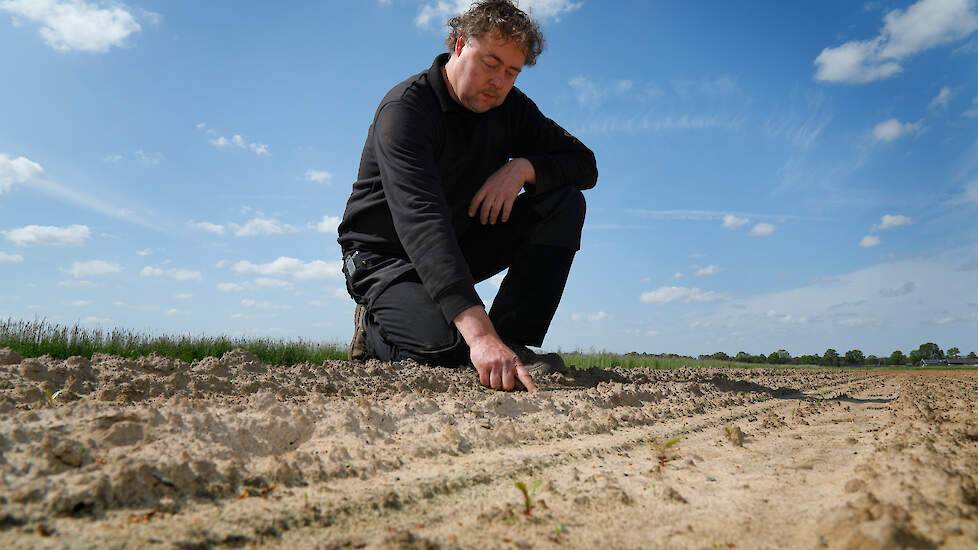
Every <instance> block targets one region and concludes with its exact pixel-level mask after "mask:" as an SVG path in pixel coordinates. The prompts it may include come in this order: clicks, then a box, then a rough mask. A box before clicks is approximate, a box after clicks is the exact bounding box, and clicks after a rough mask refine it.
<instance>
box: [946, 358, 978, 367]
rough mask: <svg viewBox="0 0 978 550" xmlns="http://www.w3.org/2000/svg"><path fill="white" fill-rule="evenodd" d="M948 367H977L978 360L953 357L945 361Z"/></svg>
mask: <svg viewBox="0 0 978 550" xmlns="http://www.w3.org/2000/svg"><path fill="white" fill-rule="evenodd" d="M947 364H948V365H954V366H955V367H978V359H976V358H969V357H955V358H954V359H948V360H947Z"/></svg>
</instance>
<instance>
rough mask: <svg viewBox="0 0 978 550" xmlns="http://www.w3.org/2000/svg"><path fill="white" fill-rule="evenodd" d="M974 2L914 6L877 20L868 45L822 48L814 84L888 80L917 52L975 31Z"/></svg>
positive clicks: (943, 0) (934, 0) (923, 0)
mask: <svg viewBox="0 0 978 550" xmlns="http://www.w3.org/2000/svg"><path fill="white" fill-rule="evenodd" d="M974 4H975V2H974V0H920V1H919V2H917V3H916V4H913V5H911V6H910V7H909V8H907V9H906V10H893V11H891V12H889V13H887V14H886V15H885V16H884V17H883V22H884V26H883V30H882V31H881V32H880V34H879V35H878V36H876V37H875V38H873V39H872V40H862V41H858V40H857V41H851V42H846V43H845V44H842V45H841V46H838V47H835V48H825V49H823V50H822V52H821V53H820V54H819V55H818V57H816V58H815V65H816V66H817V67H818V68H817V70H816V73H815V79H816V80H822V81H826V82H842V83H848V84H862V83H866V82H872V81H873V80H879V79H883V78H887V77H890V76H893V75H895V74H897V73H899V72H900V71H902V70H903V68H902V67H901V66H900V63H899V62H900V61H902V60H903V59H904V58H906V57H909V56H911V55H913V54H916V53H918V52H922V51H924V50H927V49H930V48H933V47H935V46H940V45H942V44H946V43H949V42H953V41H955V40H959V39H961V38H964V37H966V36H968V35H969V34H971V33H972V32H974V30H975V29H978V13H976V12H975V9H974Z"/></svg>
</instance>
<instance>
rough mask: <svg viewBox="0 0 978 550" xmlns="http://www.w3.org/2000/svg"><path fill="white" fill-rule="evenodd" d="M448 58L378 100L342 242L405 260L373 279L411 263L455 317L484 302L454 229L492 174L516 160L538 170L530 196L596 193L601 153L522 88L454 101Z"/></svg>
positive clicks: (387, 278)
mask: <svg viewBox="0 0 978 550" xmlns="http://www.w3.org/2000/svg"><path fill="white" fill-rule="evenodd" d="M448 58H449V54H442V55H440V56H438V57H437V58H435V61H434V63H433V64H432V65H431V68H430V69H428V70H427V71H425V72H422V73H419V74H417V75H414V76H412V77H410V78H408V79H407V80H405V81H404V82H401V83H400V84H398V85H397V86H395V87H394V88H393V89H391V91H390V92H388V93H387V95H386V96H385V97H384V99H383V100H382V101H381V102H380V105H379V106H378V107H377V112H376V114H375V115H374V121H373V124H371V125H370V129H369V130H368V131H367V141H366V143H365V144H364V146H363V154H362V156H361V158H360V170H359V173H358V174H357V181H356V182H355V183H354V184H353V192H352V194H351V195H350V199H349V201H347V205H346V211H345V212H344V213H343V221H342V223H340V225H339V229H338V233H339V238H338V239H337V241H338V242H339V244H340V246H341V247H342V249H343V254H344V256H346V255H348V254H350V253H352V252H353V251H355V250H359V251H368V252H372V253H374V254H379V255H382V256H385V257H388V258H391V259H403V260H406V262H405V261H402V262H397V261H393V262H390V263H389V264H388V265H390V266H391V268H390V269H388V270H387V273H383V272H381V273H374V274H373V276H372V278H373V279H375V280H377V281H380V282H381V283H384V284H383V286H384V287H386V284H387V283H390V282H391V280H393V279H394V278H396V277H397V276H399V275H400V274H402V273H403V272H404V271H405V269H404V266H405V265H410V266H411V267H413V268H414V269H415V270H417V273H418V276H419V278H420V279H421V282H422V284H423V285H424V287H425V289H427V291H428V293H429V295H430V296H431V297H432V299H433V300H435V302H437V303H438V305H439V307H440V308H441V310H442V313H443V314H444V316H445V319H446V320H447V321H448V322H449V323H450V322H451V321H452V319H454V318H455V316H456V315H458V314H459V313H461V312H462V311H464V310H465V309H467V308H469V307H471V306H474V305H479V304H482V301H481V300H480V299H479V296H478V294H477V293H476V291H475V288H474V285H475V281H473V278H472V274H471V272H470V271H469V268H468V265H467V264H466V262H465V259H464V258H463V256H462V252H461V249H460V248H459V245H458V240H457V237H456V235H457V231H458V230H459V229H460V228H461V227H464V226H465V224H466V223H468V222H467V218H468V207H469V203H471V201H472V197H474V196H475V193H476V192H477V191H478V190H479V188H480V187H481V186H482V184H483V183H485V181H486V179H488V178H489V176H490V175H492V173H493V172H495V171H496V170H497V169H499V168H500V167H501V166H502V165H503V164H505V163H506V162H507V161H509V159H511V158H517V157H524V158H526V159H528V160H529V161H530V162H531V163H532V164H533V168H534V171H535V172H536V183H535V184H534V185H527V186H526V192H530V193H544V192H546V191H548V190H551V189H555V188H557V187H558V186H561V185H571V186H574V187H576V188H578V189H582V190H583V189H590V188H591V187H594V185H595V183H596V181H597V177H598V173H597V166H596V164H595V160H594V153H592V152H591V150H590V149H588V148H587V147H586V146H585V145H584V144H583V143H581V142H580V141H579V140H578V139H577V138H575V137H574V136H572V135H570V134H569V133H568V132H567V131H566V130H564V129H563V128H561V127H560V126H558V125H557V124H556V123H555V122H553V121H552V120H550V119H549V118H547V117H545V116H544V115H543V114H542V113H540V110H539V109H538V108H537V106H536V105H535V104H534V103H533V101H531V100H530V98H528V97H527V96H525V95H524V94H523V92H521V91H520V90H519V89H517V88H515V87H514V88H513V89H512V90H510V92H509V94H508V95H507V96H506V99H505V101H504V102H503V103H502V105H500V106H499V107H496V108H494V109H491V110H489V111H487V112H485V113H482V114H476V113H473V112H471V111H469V110H468V109H466V108H464V107H462V106H461V105H459V104H458V103H456V102H455V101H454V100H453V99H452V97H451V95H450V94H449V91H448V88H447V86H446V84H445V81H444V78H443V77H442V74H441V67H442V66H444V65H445V63H447V61H448Z"/></svg>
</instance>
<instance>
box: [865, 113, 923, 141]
mask: <svg viewBox="0 0 978 550" xmlns="http://www.w3.org/2000/svg"><path fill="white" fill-rule="evenodd" d="M923 125H924V121H923V120H918V121H917V122H913V123H911V122H900V121H899V120H897V119H895V118H891V119H888V120H884V121H883V122H880V123H879V124H877V125H876V126H875V127H873V137H874V138H876V140H877V141H894V140H897V139H900V138H901V137H903V136H906V135H909V134H919V133H920V132H921V131H922V129H923Z"/></svg>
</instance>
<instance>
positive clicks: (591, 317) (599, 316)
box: [571, 311, 610, 321]
mask: <svg viewBox="0 0 978 550" xmlns="http://www.w3.org/2000/svg"><path fill="white" fill-rule="evenodd" d="M608 317H610V315H608V314H607V313H605V312H603V311H599V312H597V313H572V314H571V320H574V321H583V320H585V319H587V320H588V321H601V320H603V319H607V318H608Z"/></svg>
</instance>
